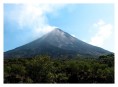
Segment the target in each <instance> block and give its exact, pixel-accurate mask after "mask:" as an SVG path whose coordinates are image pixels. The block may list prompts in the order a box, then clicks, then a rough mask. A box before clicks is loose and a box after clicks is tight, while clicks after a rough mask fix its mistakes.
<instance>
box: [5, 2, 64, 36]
mask: <svg viewBox="0 0 118 87" xmlns="http://www.w3.org/2000/svg"><path fill="white" fill-rule="evenodd" d="M64 6H65V5H57V4H22V5H21V4H17V5H15V7H14V8H13V9H11V10H10V11H9V13H8V14H7V19H9V20H10V21H11V22H15V23H17V24H18V25H19V27H20V29H23V30H24V29H29V31H32V34H33V35H36V34H37V35H42V34H45V33H47V32H49V31H51V30H52V29H54V28H55V26H51V25H49V23H48V18H47V16H46V15H47V14H51V15H52V14H55V13H56V12H57V11H58V10H60V9H62V8H63V7H64ZM26 27H28V28H26Z"/></svg>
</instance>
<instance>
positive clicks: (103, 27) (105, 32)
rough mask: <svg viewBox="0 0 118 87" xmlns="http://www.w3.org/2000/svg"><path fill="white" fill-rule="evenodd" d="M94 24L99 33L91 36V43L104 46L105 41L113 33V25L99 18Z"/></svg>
mask: <svg viewBox="0 0 118 87" xmlns="http://www.w3.org/2000/svg"><path fill="white" fill-rule="evenodd" d="M93 26H95V27H96V29H97V33H96V34H95V35H94V36H93V37H92V38H91V40H90V44H92V45H95V46H99V47H102V46H103V45H104V43H105V41H106V40H108V39H109V37H110V36H111V35H112V33H113V27H112V25H111V24H107V23H105V21H103V20H99V21H98V22H97V23H95V24H94V25H93Z"/></svg>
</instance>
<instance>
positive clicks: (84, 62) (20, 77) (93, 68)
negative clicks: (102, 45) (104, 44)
mask: <svg viewBox="0 0 118 87" xmlns="http://www.w3.org/2000/svg"><path fill="white" fill-rule="evenodd" d="M4 83H114V55H113V54H110V55H104V56H100V57H99V58H97V59H95V58H76V59H63V58H62V59H52V58H50V57H49V56H36V57H35V58H25V59H23V58H14V59H13V58H12V59H5V60H4Z"/></svg>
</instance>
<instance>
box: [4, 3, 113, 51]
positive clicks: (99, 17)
mask: <svg viewBox="0 0 118 87" xmlns="http://www.w3.org/2000/svg"><path fill="white" fill-rule="evenodd" d="M55 27H58V28H60V29H62V30H63V31H65V32H67V33H69V34H71V35H73V36H75V37H76V38H78V39H80V40H82V41H85V42H87V43H89V44H92V45H95V46H99V47H102V48H104V49H106V50H109V51H112V52H114V5H113V4H35V5H34V4H4V51H8V50H11V49H14V48H16V47H19V46H22V45H24V44H26V43H29V42H31V41H33V40H35V39H37V38H39V37H41V36H42V35H44V34H46V33H48V32H50V31H51V30H52V29H54V28H55Z"/></svg>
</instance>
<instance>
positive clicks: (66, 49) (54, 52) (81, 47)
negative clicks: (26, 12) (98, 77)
mask: <svg viewBox="0 0 118 87" xmlns="http://www.w3.org/2000/svg"><path fill="white" fill-rule="evenodd" d="M109 53H111V52H109V51H107V50H104V49H102V48H99V47H96V46H92V45H90V44H87V43H85V42H83V41H81V40H79V39H77V38H75V37H73V36H71V35H70V34H68V33H66V32H64V31H62V30H61V29H58V28H56V29H54V30H53V31H51V32H49V33H48V34H46V35H44V36H42V37H41V38H39V39H37V40H35V41H32V42H30V43H28V44H26V45H23V46H20V47H18V48H15V49H13V50H10V51H7V52H5V53H4V57H5V58H30V57H34V56H37V55H49V56H51V57H53V58H59V57H67V58H72V57H76V56H83V57H98V56H100V55H105V54H109Z"/></svg>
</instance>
